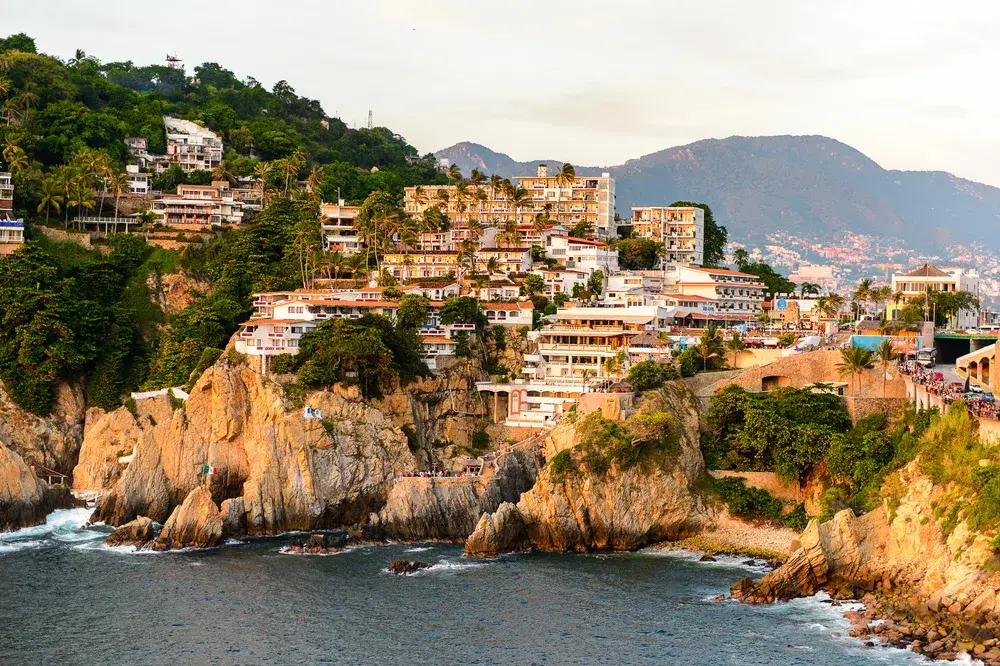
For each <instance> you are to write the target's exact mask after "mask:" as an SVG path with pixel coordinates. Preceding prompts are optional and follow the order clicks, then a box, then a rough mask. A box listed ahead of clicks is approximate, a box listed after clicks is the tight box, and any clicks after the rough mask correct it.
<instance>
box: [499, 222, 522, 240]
mask: <svg viewBox="0 0 1000 666" xmlns="http://www.w3.org/2000/svg"><path fill="white" fill-rule="evenodd" d="M502 233H503V241H504V243H505V244H506V245H507V247H516V246H517V245H518V244H519V243H520V242H521V232H520V231H518V229H517V221H515V220H512V219H510V218H507V220H506V221H505V222H504V223H503V232H502Z"/></svg>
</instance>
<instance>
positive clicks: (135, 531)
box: [104, 516, 156, 547]
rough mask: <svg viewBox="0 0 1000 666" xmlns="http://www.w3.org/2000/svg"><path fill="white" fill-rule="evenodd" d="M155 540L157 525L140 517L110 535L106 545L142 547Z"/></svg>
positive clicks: (105, 541)
mask: <svg viewBox="0 0 1000 666" xmlns="http://www.w3.org/2000/svg"><path fill="white" fill-rule="evenodd" d="M155 538H156V524H155V523H154V522H153V521H152V520H150V519H149V518H146V517H145V516H139V517H138V518H136V519H135V520H133V521H132V522H129V523H125V524H124V525H122V526H121V527H119V528H118V529H116V530H115V531H114V532H112V533H111V534H109V535H108V538H107V539H105V540H104V543H105V544H106V545H108V546H137V547H142V546H146V545H148V544H149V543H150V542H151V541H152V540H153V539H155Z"/></svg>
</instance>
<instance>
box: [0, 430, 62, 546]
mask: <svg viewBox="0 0 1000 666" xmlns="http://www.w3.org/2000/svg"><path fill="white" fill-rule="evenodd" d="M68 505H69V495H68V493H66V492H64V491H63V490H61V489H56V488H50V487H49V486H48V485H47V484H46V483H44V482H43V481H40V480H39V479H38V477H36V476H35V473H34V472H33V471H32V470H31V468H30V467H28V465H27V464H26V463H25V462H24V459H22V458H21V456H20V455H18V454H17V453H16V452H14V451H12V450H11V449H9V448H7V447H6V446H4V445H3V444H0V532H6V531H10V530H16V529H20V528H22V527H28V526H30V525H37V524H39V523H43V522H45V516H46V515H48V514H49V513H50V512H51V511H53V510H55V509H59V508H63V507H66V506H68Z"/></svg>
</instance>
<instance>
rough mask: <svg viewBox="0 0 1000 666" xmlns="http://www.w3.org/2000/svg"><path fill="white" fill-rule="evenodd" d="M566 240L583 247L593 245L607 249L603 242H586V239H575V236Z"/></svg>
mask: <svg viewBox="0 0 1000 666" xmlns="http://www.w3.org/2000/svg"><path fill="white" fill-rule="evenodd" d="M566 240H568V241H569V242H570V243H580V244H583V245H594V246H596V247H607V245H608V244H607V243H605V242H603V241H595V240H588V239H586V238H577V237H576V236H567V237H566Z"/></svg>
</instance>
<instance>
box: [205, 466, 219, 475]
mask: <svg viewBox="0 0 1000 666" xmlns="http://www.w3.org/2000/svg"><path fill="white" fill-rule="evenodd" d="M202 473H204V474H208V475H209V476H215V475H216V474H218V473H219V468H218V467H213V466H212V465H205V466H204V467H203V468H202Z"/></svg>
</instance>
